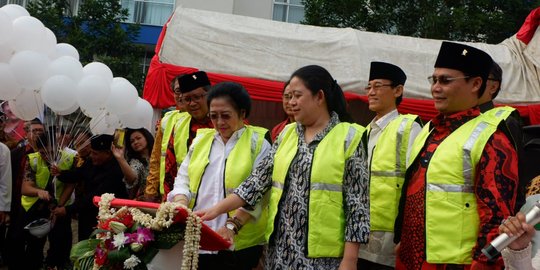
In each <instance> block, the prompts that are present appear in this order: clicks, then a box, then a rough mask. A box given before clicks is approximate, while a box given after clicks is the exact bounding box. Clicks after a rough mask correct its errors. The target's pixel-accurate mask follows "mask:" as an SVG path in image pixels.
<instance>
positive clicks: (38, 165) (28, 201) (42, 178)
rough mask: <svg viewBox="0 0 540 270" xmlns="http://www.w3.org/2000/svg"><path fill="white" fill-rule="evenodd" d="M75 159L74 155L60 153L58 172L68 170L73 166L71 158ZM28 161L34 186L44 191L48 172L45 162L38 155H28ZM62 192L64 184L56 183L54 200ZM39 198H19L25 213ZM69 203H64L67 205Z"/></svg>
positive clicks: (64, 152) (58, 197)
mask: <svg viewBox="0 0 540 270" xmlns="http://www.w3.org/2000/svg"><path fill="white" fill-rule="evenodd" d="M74 157H75V154H74V153H68V152H66V151H61V157H60V161H59V163H58V168H60V170H63V171H64V170H69V169H70V168H71V165H72V164H73V158H74ZM28 161H29V162H30V169H31V170H32V171H33V172H35V173H36V186H37V187H38V188H40V189H45V188H46V187H47V183H48V181H49V177H50V172H49V167H48V165H47V163H46V162H45V160H43V159H42V158H41V155H40V154H39V153H37V152H36V153H32V154H29V155H28ZM63 191H64V183H62V182H61V181H56V191H55V192H56V199H60V196H61V195H62V192H63ZM38 199H39V197H37V196H36V197H32V196H26V195H22V196H21V205H22V207H23V208H24V210H25V211H28V210H29V209H30V208H31V207H32V205H34V203H36V202H37V200H38ZM69 203H71V201H68V202H67V203H66V205H67V204H69Z"/></svg>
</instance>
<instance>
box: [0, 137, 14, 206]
mask: <svg viewBox="0 0 540 270" xmlns="http://www.w3.org/2000/svg"><path fill="white" fill-rule="evenodd" d="M11 182H12V175H11V153H10V151H9V148H8V147H7V146H6V145H5V144H3V143H0V211H2V212H9V211H10V209H11Z"/></svg>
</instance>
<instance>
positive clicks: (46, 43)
mask: <svg viewBox="0 0 540 270" xmlns="http://www.w3.org/2000/svg"><path fill="white" fill-rule="evenodd" d="M39 51H40V52H43V53H45V54H47V55H49V56H50V55H54V54H55V53H56V35H54V33H53V31H52V30H51V29H49V28H47V27H45V39H44V40H43V42H42V44H41V46H40V47H39Z"/></svg>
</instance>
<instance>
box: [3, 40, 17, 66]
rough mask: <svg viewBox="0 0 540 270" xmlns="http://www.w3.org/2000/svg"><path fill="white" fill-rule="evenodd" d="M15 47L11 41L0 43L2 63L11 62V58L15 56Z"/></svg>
mask: <svg viewBox="0 0 540 270" xmlns="http://www.w3.org/2000/svg"><path fill="white" fill-rule="evenodd" d="M13 52H14V51H13V48H11V44H9V42H7V43H5V44H0V63H9V60H10V59H11V57H12V56H13Z"/></svg>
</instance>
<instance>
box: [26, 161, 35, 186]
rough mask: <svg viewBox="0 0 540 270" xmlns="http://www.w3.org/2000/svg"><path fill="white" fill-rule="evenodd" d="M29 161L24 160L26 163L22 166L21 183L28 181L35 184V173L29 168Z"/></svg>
mask: <svg viewBox="0 0 540 270" xmlns="http://www.w3.org/2000/svg"><path fill="white" fill-rule="evenodd" d="M30 162H31V160H30V159H29V158H26V162H25V164H24V176H23V181H30V182H34V183H36V172H34V170H32V168H31V167H30Z"/></svg>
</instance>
